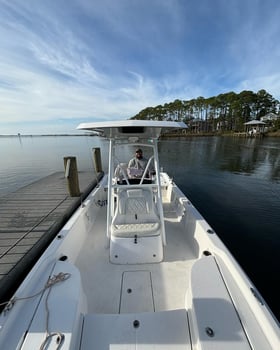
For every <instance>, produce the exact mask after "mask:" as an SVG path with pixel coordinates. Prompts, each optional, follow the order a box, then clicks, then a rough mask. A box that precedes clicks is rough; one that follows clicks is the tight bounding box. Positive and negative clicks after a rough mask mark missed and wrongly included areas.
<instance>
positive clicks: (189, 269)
mask: <svg viewBox="0 0 280 350" xmlns="http://www.w3.org/2000/svg"><path fill="white" fill-rule="evenodd" d="M138 126H139V125H138V124H137V127H138ZM157 126H158V124H157ZM113 137H114V138H115V137H116V134H115V133H113ZM133 142H135V140H133ZM141 142H143V141H142V140H141ZM156 161H157V160H156ZM157 170H158V175H157V179H156V180H155V182H152V183H145V184H144V183H142V184H130V183H129V184H128V183H126V184H121V185H118V184H117V183H116V182H113V181H112V182H111V180H110V178H113V177H114V174H113V171H109V176H107V175H105V176H104V177H103V178H102V180H101V181H100V183H99V185H98V186H97V187H96V188H95V189H94V190H93V191H92V192H91V193H90V195H89V196H88V197H87V198H86V199H85V201H84V202H83V203H82V205H81V207H80V208H79V209H78V210H77V211H76V212H75V213H74V215H73V216H72V218H71V219H70V220H69V221H68V223H67V224H66V225H65V226H64V228H63V229H62V230H61V231H60V232H59V233H58V235H57V237H56V238H55V240H54V241H53V242H52V243H51V245H50V246H49V247H48V248H47V250H46V251H45V252H44V254H43V255H42V256H41V258H40V259H39V261H38V262H37V263H36V265H35V266H34V268H33V269H32V270H31V272H30V273H29V275H28V276H27V278H26V279H25V280H24V282H23V283H22V285H21V286H20V288H19V289H18V290H17V292H16V294H15V296H14V298H13V299H12V301H11V302H10V304H8V305H7V307H6V309H5V310H4V312H2V314H1V316H0V348H1V349H2V348H3V349H5V350H12V349H13V350H14V349H21V350H27V349H28V350H29V349H72V350H77V349H79V350H89V349H91V350H93V349H98V350H103V349H104V350H105V349H106V350H108V349H110V350H112V349H117V350H123V349H126V350H127V349H135V348H137V349H145V350H147V349H172V350H177V349H180V350H181V349H192V350H193V349H223V350H224V349H260V350H266V349H275V350H276V349H277V348H278V346H279V326H278V324H277V322H276V321H275V319H274V318H273V315H272V314H271V312H270V310H269V309H268V308H267V306H266V305H265V303H264V301H263V300H262V298H261V297H260V296H259V294H258V292H257V290H256V288H255V287H254V286H253V284H252V283H251V281H250V280H249V279H248V277H247V276H246V274H245V273H244V272H243V270H242V269H241V268H240V266H239V265H238V263H237V262H236V261H235V259H234V258H233V257H232V255H231V254H230V252H229V251H228V249H227V248H226V247H225V246H224V244H223V243H222V242H221V240H220V239H219V237H218V236H217V235H216V233H215V232H214V231H213V229H212V228H211V227H210V226H209V224H208V223H207V222H206V221H205V220H204V218H203V217H202V216H201V215H200V214H199V212H198V211H197V210H196V208H195V207H194V206H193V205H192V203H191V201H190V200H189V199H188V198H187V197H186V196H185V195H184V194H183V193H182V192H181V191H180V189H179V188H178V187H177V186H176V184H175V183H174V182H173V181H172V179H171V178H170V177H169V176H168V174H166V173H164V172H160V171H159V169H158V168H157ZM110 173H111V177H110ZM156 181H158V184H157V186H155V184H156ZM110 187H111V189H110ZM150 189H152V190H151V191H150ZM139 190H141V191H139ZM110 191H111V192H110ZM127 191H132V192H128V196H124V195H123V194H124V193H125V194H127ZM145 191H146V192H145ZM159 191H160V193H158V192H159ZM110 193H111V196H112V198H113V199H111V200H110V198H109V197H108V195H109V194H110ZM143 194H144V195H143ZM150 194H151V195H152V196H153V202H152V203H154V202H155V203H154V204H158V205H159V206H160V207H161V208H159V207H158V206H157V208H156V211H155V212H156V215H157V216H154V212H153V213H150V212H149V210H150V209H151V210H150V211H152V209H153V208H152V207H151V205H152V204H151V203H150V202H149V200H150V199H149V196H150ZM135 195H137V196H136V197H137V199H136V197H135ZM140 195H141V196H140ZM133 196H134V197H133ZM121 198H124V201H127V200H130V199H131V198H133V205H135V202H136V203H138V204H139V203H142V201H143V200H145V199H146V200H147V202H148V204H147V208H148V209H147V208H146V207H145V208H146V209H147V211H145V216H144V218H145V221H143V220H142V221H141V222H138V221H137V222H136V223H135V222H131V221H129V222H127V220H128V217H129V215H128V216H127V215H124V216H122V215H123V214H122V212H121V210H120V216H119V217H118V218H117V219H118V220H115V219H116V216H117V215H118V208H119V207H121V206H122V203H121V200H122V199H121ZM139 198H140V199H139ZM143 198H144V199H143ZM137 201H138V202H137ZM159 201H160V203H158V202H159ZM130 204H131V203H130ZM154 204H153V205H154ZM109 206H111V207H109ZM137 208H138V212H137V220H139V217H140V215H141V210H142V209H141V208H142V206H138V207H137ZM146 209H145V210H146ZM161 209H162V219H163V222H162V221H161V215H160V213H159V212H160V210H161ZM110 211H112V217H113V218H114V219H113V220H112V222H111V223H110V228H109V230H108V212H109V214H110ZM109 217H110V215H109ZM157 218H158V221H157ZM122 219H123V220H126V222H124V223H123V222H122V221H121V220H122ZM135 219H136V218H135ZM114 220H115V221H114ZM113 222H115V223H116V225H120V228H119V227H116V228H115V227H113V226H112V225H113ZM122 225H125V226H122ZM163 225H164V229H162V226H163ZM128 227H129V230H130V231H128ZM119 229H120V230H121V231H118V230H119ZM133 230H134V231H133ZM129 232H133V234H132V235H131V236H130V234H129ZM119 238H121V239H120V240H119ZM153 238H155V242H156V244H155V246H153V245H152V246H150V242H151V239H153ZM114 240H115V241H116V242H117V244H120V245H121V248H120V249H119V250H115V249H117V248H116V247H115V245H114V244H115V242H114ZM123 240H125V241H123ZM112 242H113V243H112ZM122 242H124V244H123V245H122ZM112 247H113V248H112ZM145 248H147V249H145ZM116 251H117V252H116ZM126 251H129V252H128V253H127V254H126ZM141 251H143V254H141ZM131 252H134V253H135V252H136V253H137V252H138V253H137V254H138V255H137V254H136V257H135V259H134V254H133V253H131ZM131 259H132V260H133V259H134V261H131ZM153 259H154V260H153Z"/></svg>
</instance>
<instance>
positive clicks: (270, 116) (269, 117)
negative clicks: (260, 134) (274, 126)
mask: <svg viewBox="0 0 280 350" xmlns="http://www.w3.org/2000/svg"><path fill="white" fill-rule="evenodd" d="M279 118H280V116H279V115H277V114H275V113H272V112H270V113H267V114H266V115H264V116H263V117H261V122H264V123H267V122H268V123H272V122H274V121H275V120H277V119H279Z"/></svg>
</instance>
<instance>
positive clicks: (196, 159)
mask: <svg viewBox="0 0 280 350" xmlns="http://www.w3.org/2000/svg"><path fill="white" fill-rule="evenodd" d="M279 146H280V140H279V139H277V138H264V139H252V138H250V139H249V138H248V139H247V138H232V137H204V138H197V137H196V138H189V139H180V140H179V139H178V140H172V141H162V142H161V143H160V155H161V157H162V160H163V161H164V162H165V163H166V164H168V168H169V170H171V171H172V169H171V167H170V165H172V164H174V161H175V160H176V166H178V163H179V166H180V164H181V165H185V166H192V167H195V168H197V167H198V168H199V167H200V166H201V167H205V166H207V167H208V170H209V169H216V170H222V171H228V172H230V173H234V174H242V175H250V176H255V177H257V178H263V179H267V180H269V181H279V180H280V152H279Z"/></svg>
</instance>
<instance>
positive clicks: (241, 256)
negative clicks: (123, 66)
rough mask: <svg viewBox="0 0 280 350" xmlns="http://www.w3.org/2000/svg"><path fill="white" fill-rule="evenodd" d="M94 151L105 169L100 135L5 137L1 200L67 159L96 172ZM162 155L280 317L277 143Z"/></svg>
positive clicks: (179, 145)
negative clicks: (71, 157)
mask: <svg viewBox="0 0 280 350" xmlns="http://www.w3.org/2000/svg"><path fill="white" fill-rule="evenodd" d="M93 147H100V148H101V158H102V164H103V169H104V170H105V171H106V170H107V168H106V166H107V161H108V143H107V141H106V140H105V139H103V138H99V137H97V136H40V137H39V136H32V137H31V136H29V137H0V161H1V163H0V197H3V196H5V195H6V194H8V193H10V192H13V191H16V190H17V189H18V188H21V187H23V186H25V185H27V184H29V183H32V182H34V181H36V180H38V179H40V178H42V177H45V176H47V175H49V174H52V173H54V172H57V171H64V163H63V158H64V157H66V156H75V157H76V158H77V165H78V170H79V171H93V162H92V151H91V149H92V148H93ZM132 155H133V150H132V149H131V150H128V151H127V153H124V155H123V156H124V157H125V158H126V160H129V159H130V158H131V156H132ZM159 156H160V163H161V166H162V167H163V170H164V171H166V172H168V173H169V175H171V176H172V177H173V178H174V181H175V182H176V184H177V185H178V186H179V187H180V189H181V190H182V191H183V192H184V193H185V194H186V195H187V196H188V198H189V199H190V200H191V202H192V203H193V204H194V205H195V206H196V207H197V209H198V210H199V211H200V213H201V214H202V215H203V216H204V218H205V219H206V220H207V221H208V223H209V224H210V225H211V226H212V228H213V229H214V230H215V231H216V233H217V234H218V235H219V237H220V238H221V239H222V241H223V242H224V243H225V245H226V246H227V247H228V248H229V250H230V251H231V253H232V254H233V256H234V257H235V258H236V260H237V261H238V263H239V264H240V265H241V267H242V268H243V269H244V271H245V272H246V273H247V275H248V276H249V278H250V279H251V281H252V282H253V283H254V284H255V286H256V288H257V289H258V291H259V292H260V293H261V295H262V296H263V298H264V299H265V301H266V303H267V304H268V306H269V307H270V308H271V310H272V312H273V313H274V315H275V316H276V318H277V319H278V320H280V304H279V291H278V289H277V288H278V285H279V283H280V273H279V271H280V262H279V260H280V259H279V253H280V138H272V137H266V138H262V139H258V138H252V139H251V138H250V139H249V138H238V137H188V138H177V139H174V138H172V139H168V140H162V141H160V143H159Z"/></svg>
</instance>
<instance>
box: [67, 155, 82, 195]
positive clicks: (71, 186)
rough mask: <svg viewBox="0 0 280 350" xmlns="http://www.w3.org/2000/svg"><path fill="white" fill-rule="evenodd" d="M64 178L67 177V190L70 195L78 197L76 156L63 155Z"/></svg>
mask: <svg viewBox="0 0 280 350" xmlns="http://www.w3.org/2000/svg"><path fill="white" fill-rule="evenodd" d="M64 169H65V178H66V179H67V186H68V191H69V194H70V196H71V197H79V196H80V194H81V192H80V188H79V178H78V168H77V161H76V157H64Z"/></svg>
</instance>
